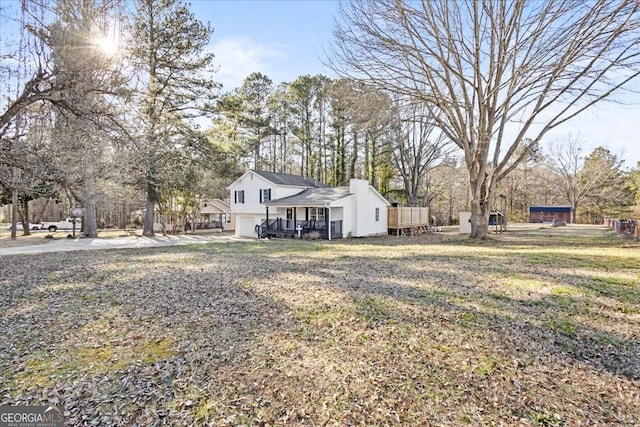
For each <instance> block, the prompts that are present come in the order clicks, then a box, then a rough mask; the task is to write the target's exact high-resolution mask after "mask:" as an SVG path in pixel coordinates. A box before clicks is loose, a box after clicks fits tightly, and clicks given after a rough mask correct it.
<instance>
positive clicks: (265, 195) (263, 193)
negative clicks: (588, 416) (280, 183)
mask: <svg viewBox="0 0 640 427" xmlns="http://www.w3.org/2000/svg"><path fill="white" fill-rule="evenodd" d="M269 200H271V189H270V188H263V189H261V190H260V203H263V202H268V201H269Z"/></svg>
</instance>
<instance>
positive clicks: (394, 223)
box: [387, 207, 429, 235]
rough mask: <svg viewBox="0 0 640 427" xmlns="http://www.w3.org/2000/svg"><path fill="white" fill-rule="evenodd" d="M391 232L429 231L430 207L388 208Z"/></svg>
mask: <svg viewBox="0 0 640 427" xmlns="http://www.w3.org/2000/svg"><path fill="white" fill-rule="evenodd" d="M387 228H388V229H389V234H395V235H400V234H403V235H407V234H421V233H427V232H428V231H429V208H426V207H390V208H389V210H388V226H387Z"/></svg>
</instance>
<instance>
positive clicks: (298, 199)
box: [264, 187, 351, 206]
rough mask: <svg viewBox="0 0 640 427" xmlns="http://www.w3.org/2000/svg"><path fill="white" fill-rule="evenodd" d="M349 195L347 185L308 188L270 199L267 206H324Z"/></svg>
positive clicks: (266, 203)
mask: <svg viewBox="0 0 640 427" xmlns="http://www.w3.org/2000/svg"><path fill="white" fill-rule="evenodd" d="M349 196H351V193H350V192H349V187H325V188H308V189H306V190H303V191H301V192H300V193H298V194H294V195H293V196H288V197H283V198H281V199H275V200H270V201H268V202H265V203H264V204H265V205H267V206H325V205H328V204H329V203H331V202H335V201H337V200H340V199H344V198H345V197H349Z"/></svg>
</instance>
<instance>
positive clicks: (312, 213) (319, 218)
mask: <svg viewBox="0 0 640 427" xmlns="http://www.w3.org/2000/svg"><path fill="white" fill-rule="evenodd" d="M309 220H311V221H315V222H325V221H326V218H325V216H324V208H309Z"/></svg>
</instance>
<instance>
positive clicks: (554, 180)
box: [547, 136, 623, 223]
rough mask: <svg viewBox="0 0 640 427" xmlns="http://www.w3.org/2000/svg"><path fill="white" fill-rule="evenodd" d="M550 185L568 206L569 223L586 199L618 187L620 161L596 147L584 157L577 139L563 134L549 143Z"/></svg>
mask: <svg viewBox="0 0 640 427" xmlns="http://www.w3.org/2000/svg"><path fill="white" fill-rule="evenodd" d="M547 164H548V167H549V170H550V173H549V174H548V175H547V179H548V180H549V182H550V184H551V185H550V188H551V189H552V191H553V192H554V193H555V195H557V196H558V197H559V198H560V199H561V200H564V201H566V202H567V203H569V205H570V206H571V222H573V223H575V222H576V219H577V211H578V207H579V206H581V205H582V204H583V203H585V202H586V201H587V200H589V199H591V200H592V201H597V200H598V199H601V198H603V197H604V195H605V194H606V193H610V192H611V191H612V190H614V189H616V188H622V187H623V186H622V173H621V171H620V168H621V166H622V160H619V159H618V158H617V156H615V155H613V154H612V153H611V152H609V151H608V150H606V149H604V148H602V147H598V148H596V149H595V150H594V151H593V152H592V153H591V154H590V155H589V156H584V153H583V151H582V147H581V143H580V140H579V139H577V138H576V137H572V136H570V137H567V139H565V140H564V141H560V142H559V143H557V144H555V145H553V146H552V147H551V149H550V153H549V156H547Z"/></svg>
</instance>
